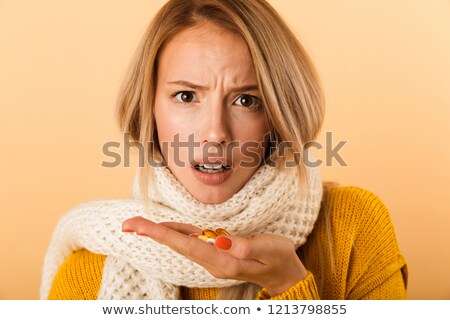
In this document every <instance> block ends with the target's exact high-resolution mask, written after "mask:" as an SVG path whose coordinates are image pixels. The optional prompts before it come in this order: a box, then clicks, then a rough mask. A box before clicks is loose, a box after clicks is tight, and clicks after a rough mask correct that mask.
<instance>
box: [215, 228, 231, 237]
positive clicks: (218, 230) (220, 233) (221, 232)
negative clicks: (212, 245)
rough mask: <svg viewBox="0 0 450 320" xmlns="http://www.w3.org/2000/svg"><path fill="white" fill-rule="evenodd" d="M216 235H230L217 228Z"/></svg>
mask: <svg viewBox="0 0 450 320" xmlns="http://www.w3.org/2000/svg"><path fill="white" fill-rule="evenodd" d="M216 233H217V235H219V236H229V235H230V233H229V232H228V231H227V230H225V229H223V228H217V229H216Z"/></svg>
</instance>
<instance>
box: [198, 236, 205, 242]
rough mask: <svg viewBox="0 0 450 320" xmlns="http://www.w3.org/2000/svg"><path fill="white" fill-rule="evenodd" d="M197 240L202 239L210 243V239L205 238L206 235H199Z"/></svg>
mask: <svg viewBox="0 0 450 320" xmlns="http://www.w3.org/2000/svg"><path fill="white" fill-rule="evenodd" d="M197 238H198V239H200V240H203V241H205V242H207V241H208V237H207V236H204V235H199V236H198V237H197Z"/></svg>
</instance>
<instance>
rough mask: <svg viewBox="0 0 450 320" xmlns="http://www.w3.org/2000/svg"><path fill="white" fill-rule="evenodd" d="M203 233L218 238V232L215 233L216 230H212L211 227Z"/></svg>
mask: <svg viewBox="0 0 450 320" xmlns="http://www.w3.org/2000/svg"><path fill="white" fill-rule="evenodd" d="M202 231H203V235H204V236H207V237H208V238H211V239H215V238H217V233H215V232H214V231H212V230H210V229H203V230H202Z"/></svg>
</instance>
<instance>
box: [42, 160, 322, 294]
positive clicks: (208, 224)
mask: <svg viewBox="0 0 450 320" xmlns="http://www.w3.org/2000/svg"><path fill="white" fill-rule="evenodd" d="M153 172H154V174H155V179H154V180H153V181H156V183H155V184H154V185H151V186H150V188H149V191H150V192H149V196H150V199H151V202H150V203H149V208H148V210H146V208H145V206H144V204H143V203H142V202H141V201H140V200H138V199H137V197H138V195H139V189H138V187H137V186H138V185H139V183H138V179H137V178H136V179H135V184H134V191H133V196H134V199H127V200H98V201H92V202H88V203H84V204H81V205H79V206H77V207H75V208H73V209H71V210H70V211H69V212H68V213H67V214H65V215H64V216H63V217H62V218H61V220H60V221H59V223H58V225H57V227H56V228H55V231H54V234H53V236H52V240H51V242H50V245H49V248H48V251H47V254H46V257H45V260H44V271H43V279H42V285H41V298H43V299H45V298H47V297H48V293H49V290H50V287H51V284H52V281H53V278H54V276H55V274H56V272H57V270H58V268H59V267H60V265H61V264H62V263H63V262H64V260H65V259H66V258H67V257H68V256H69V255H70V254H71V253H72V252H74V251H77V250H79V249H81V248H86V249H87V250H89V251H91V252H93V253H98V254H103V255H106V256H107V258H106V260H105V263H104V269H103V277H102V284H101V287H100V290H99V293H98V298H99V299H178V298H180V288H179V287H180V286H186V287H198V288H204V287H216V288H220V287H226V286H230V285H235V284H238V283H241V282H242V281H237V280H230V279H217V278H214V277H213V276H212V275H211V274H209V273H208V272H207V271H206V270H205V269H204V268H203V267H201V266H200V265H197V264H196V263H194V262H192V261H191V260H189V259H187V258H185V257H183V256H182V255H180V254H178V253H176V252H175V251H173V250H171V249H170V248H168V247H166V246H165V245H162V244H159V243H157V242H155V241H153V240H151V239H150V238H147V237H140V236H136V235H130V234H124V233H122V232H121V225H122V222H123V221H124V220H126V219H128V218H131V217H133V216H137V215H139V216H144V217H145V218H147V219H150V220H152V221H154V222H162V221H178V222H183V223H190V224H193V225H196V226H198V227H200V228H212V229H214V228H217V227H222V228H225V229H227V230H228V231H229V232H230V233H232V234H235V235H241V236H244V237H248V236H250V235H256V234H258V233H273V234H278V235H282V236H285V237H287V238H289V239H291V240H292V241H293V243H294V245H295V246H296V247H299V246H301V245H302V244H303V243H304V242H305V241H306V237H307V236H308V234H309V233H310V232H311V230H312V229H313V226H314V223H315V221H316V219H317V216H318V212H319V209H320V200H321V197H322V183H321V179H320V175H319V172H318V170H317V168H308V171H307V172H308V179H307V183H306V187H305V188H301V189H300V186H299V184H298V176H297V174H296V171H295V170H294V169H292V168H291V169H285V170H279V169H278V168H275V167H271V166H269V165H266V164H264V165H262V166H261V167H260V168H258V170H257V171H256V172H255V174H254V175H253V176H252V177H251V178H250V180H249V181H248V182H247V183H246V184H245V185H244V186H243V187H242V188H241V190H239V191H238V192H237V193H236V194H234V195H233V196H232V197H231V198H230V199H228V200H227V201H225V202H224V203H221V204H213V205H211V204H204V203H201V202H199V201H198V200H196V199H195V198H194V197H193V196H192V195H191V194H190V193H189V192H188V191H187V189H186V188H185V187H184V186H183V185H182V184H181V183H180V182H179V181H178V180H177V179H176V178H175V176H173V174H172V173H171V172H170V170H169V169H168V168H167V167H159V168H154V170H153ZM136 177H137V175H136Z"/></svg>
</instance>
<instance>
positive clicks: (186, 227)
mask: <svg viewBox="0 0 450 320" xmlns="http://www.w3.org/2000/svg"><path fill="white" fill-rule="evenodd" d="M160 224H161V225H163V226H166V227H168V228H170V229H172V230H175V231H178V232H180V233H183V234H185V235H190V234H191V233H198V234H202V229H200V228H199V227H196V226H194V225H192V224H186V223H180V222H161V223H160Z"/></svg>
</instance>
